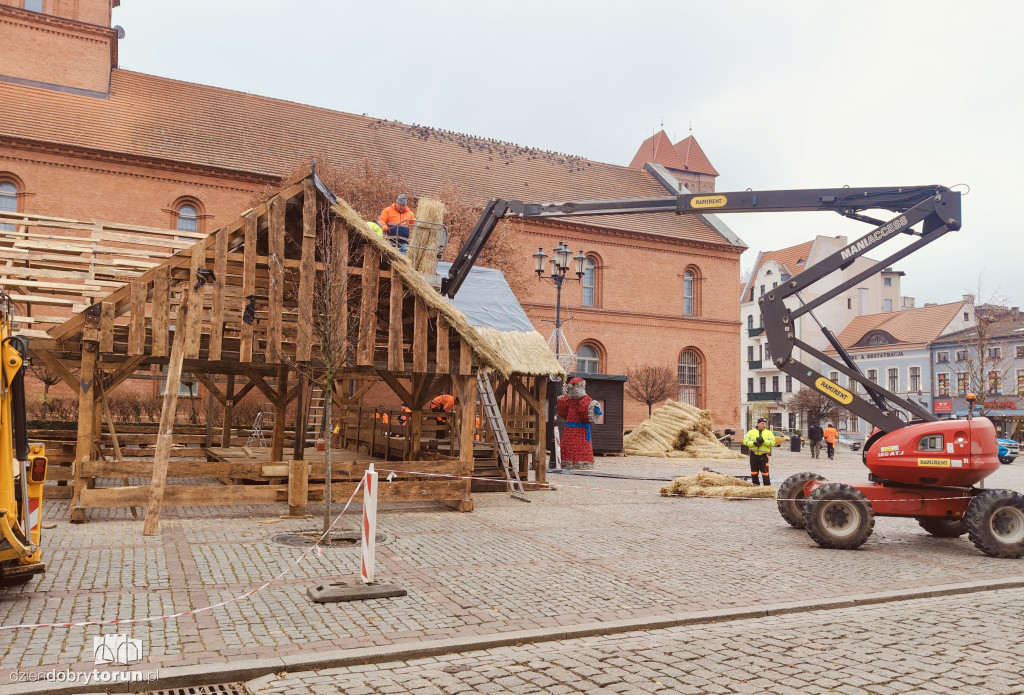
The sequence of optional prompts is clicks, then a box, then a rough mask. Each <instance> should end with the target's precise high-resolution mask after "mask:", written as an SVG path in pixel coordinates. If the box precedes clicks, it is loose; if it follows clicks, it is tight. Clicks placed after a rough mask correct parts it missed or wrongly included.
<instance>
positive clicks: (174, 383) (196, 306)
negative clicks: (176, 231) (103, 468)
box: [142, 292, 202, 536]
mask: <svg viewBox="0 0 1024 695" xmlns="http://www.w3.org/2000/svg"><path fill="white" fill-rule="evenodd" d="M201 302H202V299H201V295H200V294H199V293H198V292H192V293H190V295H189V300H188V303H187V304H184V305H182V306H181V307H180V308H179V309H178V323H177V328H178V330H175V331H174V343H173V345H172V346H171V358H170V361H169V362H168V364H167V381H166V387H165V388H164V400H163V406H162V408H161V409H160V428H159V430H158V431H157V435H156V451H155V452H154V454H153V477H152V479H151V481H150V486H149V502H148V504H147V506H146V521H145V523H144V524H143V528H142V534H143V535H145V536H153V535H156V533H157V530H158V529H159V527H160V507H161V505H162V504H163V496H164V485H165V484H166V482H167V463H168V461H169V460H170V456H171V448H172V447H173V445H174V434H173V429H174V414H175V412H176V410H177V406H178V386H179V385H180V384H181V366H182V363H183V362H184V361H185V350H186V348H187V345H188V343H189V338H190V336H189V332H190V331H192V330H195V329H197V328H198V326H196V324H195V322H194V321H192V317H191V316H190V314H191V313H192V312H193V311H199V310H200V309H201V307H202V303H201Z"/></svg>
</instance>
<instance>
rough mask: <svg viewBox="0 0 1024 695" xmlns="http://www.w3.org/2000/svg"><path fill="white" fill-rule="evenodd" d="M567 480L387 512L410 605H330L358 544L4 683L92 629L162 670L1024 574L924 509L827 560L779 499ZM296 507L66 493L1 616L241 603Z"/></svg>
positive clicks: (2, 676) (645, 470)
mask: <svg viewBox="0 0 1024 695" xmlns="http://www.w3.org/2000/svg"><path fill="white" fill-rule="evenodd" d="M773 459H774V461H773V471H772V473H773V475H772V479H773V480H774V481H775V482H776V483H779V482H781V481H782V480H783V479H784V478H785V477H786V476H787V475H789V474H790V473H793V472H798V471H803V470H809V469H812V470H816V471H817V472H820V473H822V474H823V475H825V476H826V477H828V478H829V479H832V480H853V481H863V480H865V479H866V471H865V469H864V468H863V466H862V465H861V464H860V460H859V456H857V455H855V454H850V453H843V454H840V455H839V457H838V458H837V460H836V461H828V460H825V459H821V460H818V461H815V462H813V463H815V464H816V465H815V466H813V467H812V466H811V465H810V464H811V463H812V461H811V460H810V458H809V456H808V455H807V454H806V453H803V454H796V453H792V452H779V454H778V455H777V456H775V457H773ZM704 465H709V466H711V467H713V468H714V469H715V470H718V471H721V472H727V473H736V474H742V473H744V472H745V468H746V462H745V461H744V460H735V461H711V462H707V461H704V462H702V461H693V460H690V461H686V460H665V459H645V458H618V457H616V458H603V459H599V460H598V464H597V467H598V470H599V471H604V472H609V473H613V474H619V475H634V476H643V477H651V478H658V477H666V478H669V477H672V476H674V475H684V474H693V473H694V472H696V471H698V470H700V468H701V467H702V466H704ZM550 479H551V480H552V481H553V482H554V483H555V484H556V485H557V486H558V487H557V489H555V490H552V491H539V492H533V493H530V496H531V498H532V499H533V502H532V503H531V504H524V503H522V502H520V501H517V500H515V499H512V498H510V497H509V496H508V495H506V494H503V493H489V494H476V495H474V500H475V501H476V510H475V511H474V512H472V513H457V512H451V511H448V510H443V509H441V508H439V507H424V506H421V507H418V508H411V509H410V508H406V509H402V510H397V509H393V510H388V509H387V508H382V509H381V510H380V512H379V515H378V523H379V530H380V531H383V532H384V533H386V534H387V536H388V539H389V540H388V542H386V543H385V544H383V545H379V546H378V549H377V578H378V580H379V581H384V582H388V583H392V584H397V585H399V586H401V587H403V588H405V589H407V590H408V596H405V597H401V598H395V599H384V600H373V601H363V602H356V603H350V604H324V605H319V604H313V603H311V602H310V601H309V599H308V598H307V596H306V590H307V589H308V588H309V587H310V586H313V585H315V584H319V583H323V582H325V581H342V580H354V578H355V577H356V575H357V573H358V569H359V549H358V546H353V547H338V548H331V549H326V550H325V551H324V554H323V555H321V556H317V555H311V556H310V557H308V558H307V559H306V560H304V561H303V562H302V563H301V564H300V565H298V566H297V567H295V568H294V570H293V571H291V572H290V573H289V574H288V575H287V576H285V577H284V578H283V579H282V580H281V581H278V582H275V583H274V584H272V585H271V586H269V587H267V588H266V589H263V590H262V591H260V592H259V593H257V594H255V595H253V596H251V597H248V598H244V599H242V600H240V601H238V602H235V603H231V604H229V605H227V606H224V607H220V608H216V609H213V610H210V611H205V612H201V613H199V614H196V615H189V616H185V617H182V618H178V619H175V620H168V621H155V622H148V623H140V624H134V625H107V626H103V627H96V626H94V627H85V628H81V627H79V628H44V629H35V630H16V631H9V632H8V631H3V632H2V634H3V635H4V637H5V638H6V639H4V640H3V641H2V642H0V685H2V683H6V682H7V679H8V678H9V677H10V676H11V675H12V673H13V672H14V670H15V669H17V670H36V671H38V670H42V669H45V668H50V667H52V666H59V667H61V668H65V667H67V668H72V669H78V670H81V669H91V668H92V667H93V655H92V649H91V648H92V639H93V637H95V636H97V635H100V634H114V633H116V634H120V635H128V636H130V637H131V638H133V639H139V640H142V642H143V645H144V649H145V653H146V659H145V667H147V668H153V669H165V668H170V667H176V666H190V665H191V666H194V665H201V664H231V663H237V662H239V661H245V660H253V659H258V658H267V657H285V656H288V655H295V654H312V653H317V652H322V651H324V650H343V649H351V648H357V647H373V646H387V645H403V644H405V645H408V644H411V643H416V642H418V641H422V640H431V639H439V638H471V637H473V636H480V635H492V634H496V633H502V632H513V631H520V630H538V629H545V628H556V627H560V626H574V625H585V624H590V623H595V622H609V621H623V620H630V621H643V620H645V619H650V618H656V617H659V616H667V615H674V614H678V613H683V612H689V611H701V610H707V609H712V608H740V607H744V606H750V605H757V604H758V602H764V601H771V602H776V603H778V602H787V601H797V602H798V601H807V600H815V599H818V600H820V599H829V598H833V597H842V596H846V595H849V594H851V593H872V592H888V591H895V590H901V589H920V588H922V587H928V586H936V585H944V584H952V583H958V582H968V581H985V580H1013V579H1021V578H1024V561H1015V560H998V559H993V558H989V557H986V556H984V555H982V554H981V553H980V552H978V551H977V550H976V549H975V548H974V547H973V545H971V543H970V542H969V541H968V540H967V539H966V538H961V539H953V540H948V539H938V538H933V537H931V536H929V535H927V534H926V533H924V531H923V530H921V529H920V528H919V527H918V525H917V524H916V522H915V521H914V520H912V519H879V520H878V522H877V524H876V526H875V532H874V535H873V536H872V537H871V538H870V539H869V540H868V542H867V543H866V544H865V545H864V546H863V547H862V548H861V549H860V550H858V551H847V552H844V551H828V550H822V549H820V548H818V547H817V546H816V545H815V544H814V543H813V542H812V541H811V540H810V539H809V538H808V537H807V535H806V534H805V533H804V532H803V531H799V530H796V529H792V528H790V527H789V526H788V525H787V524H786V523H785V522H784V521H783V520H782V519H781V518H780V517H779V515H778V512H777V511H776V507H775V503H774V501H772V500H749V501H728V500H721V499H682V498H665V497H661V496H659V495H658V489H659V487H660V486H661V485H662V484H663V483H661V482H658V481H655V480H634V479H622V478H597V477H582V476H569V475H552V476H550ZM986 482H987V483H988V486H989V487H1007V488H1012V489H1016V490H1022V489H1024V464H1014V465H1010V466H1003V467H1002V468H1001V469H1000V470H999V471H998V472H997V473H996V474H994V475H993V476H992V477H991V478H990V479H989V480H988V481H986ZM284 511H285V507H284V506H283V505H281V506H263V507H246V508H230V509H224V508H179V509H168V510H165V513H164V521H163V523H162V525H161V533H160V535H159V536H157V537H150V538H146V537H143V536H142V522H141V521H134V520H132V518H131V516H130V514H129V512H128V510H111V511H103V512H100V513H94V512H90V522H89V523H87V524H82V525H72V524H69V523H68V522H67V521H66V519H67V507H66V503H65V502H53V503H47V504H46V508H45V519H46V523H48V524H50V523H53V524H56V527H55V528H53V529H48V530H46V531H45V532H44V549H45V550H44V552H45V554H46V558H45V559H46V561H47V563H48V565H49V569H48V570H47V572H46V573H45V574H44V575H42V576H39V577H37V578H33V579H32V580H31V581H30V582H28V583H27V584H25V585H23V586H21V587H17V588H11V589H6V590H0V625H4V626H8V625H18V624H34V623H41V622H57V621H59V622H65V621H89V620H110V619H114V618H118V619H138V618H144V617H149V616H161V615H167V614H170V613H176V612H180V611H186V610H190V609H196V608H202V607H206V606H209V605H211V604H215V603H218V602H221V601H225V600H228V599H230V598H233V597H238V596H242V595H244V594H246V593H247V592H250V591H252V590H253V589H255V588H257V587H259V586H261V585H262V584H263V583H264V582H265V581H267V580H269V579H270V578H271V577H273V576H275V575H276V574H278V573H279V572H281V571H283V570H284V569H286V568H287V567H289V566H290V565H291V564H292V563H293V562H294V561H295V560H296V558H298V557H299V556H300V555H301V553H302V552H303V550H302V548H296V547H292V546H288V545H283V544H281V543H277V542H274V541H273V540H272V538H273V537H274V536H275V535H277V534H282V533H288V532H292V533H297V532H311V531H314V530H315V529H317V528H318V527H319V523H320V522H319V520H318V519H315V518H314V519H283V520H282V519H281V518H280V517H279V515H280V514H282V513H284ZM310 511H311V512H312V513H314V514H316V513H317V512H318V510H317V509H316V508H315V507H311V509H310ZM358 514H359V511H358V508H356V509H354V510H352V511H350V513H349V515H348V516H346V518H344V519H343V524H344V525H345V526H346V527H347V528H349V529H354V528H356V527H357V526H358V518H359V516H358ZM883 612H884V611H883ZM1016 642H1017V647H1016V648H1017V649H1018V650H1019V649H1020V643H1019V642H1020V641H1019V640H1017V641H1016ZM737 646H739V645H737ZM748 648H749V647H746V646H744V647H743V649H748Z"/></svg>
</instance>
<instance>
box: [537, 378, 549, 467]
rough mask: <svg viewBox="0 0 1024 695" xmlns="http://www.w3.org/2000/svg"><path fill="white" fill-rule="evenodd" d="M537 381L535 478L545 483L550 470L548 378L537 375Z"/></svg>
mask: <svg viewBox="0 0 1024 695" xmlns="http://www.w3.org/2000/svg"><path fill="white" fill-rule="evenodd" d="M535 378H536V380H537V383H536V384H535V385H534V388H535V389H536V391H537V403H539V404H540V407H539V408H538V409H537V451H536V453H535V454H534V456H533V463H534V466H535V471H534V476H535V480H536V481H537V482H538V483H540V484H543V483H545V482H547V470H548V456H547V453H548V449H547V446H548V430H547V427H548V378H547V377H546V376H544V375H543V374H542V375H540V376H538V377H535Z"/></svg>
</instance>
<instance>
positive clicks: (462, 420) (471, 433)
mask: <svg viewBox="0 0 1024 695" xmlns="http://www.w3.org/2000/svg"><path fill="white" fill-rule="evenodd" d="M452 385H453V386H454V387H455V388H454V389H453V390H454V391H455V397H456V398H458V399H459V403H460V405H459V408H458V412H459V418H458V421H457V427H458V430H457V433H458V437H457V438H458V442H459V460H461V461H462V462H463V463H465V464H467V465H468V466H469V467H470V469H471V470H472V467H473V441H474V437H475V436H476V380H475V379H474V378H473V377H471V376H462V375H459V376H452ZM472 482H473V481H472V480H467V481H466V483H465V494H466V497H465V499H467V500H468V499H469V498H470V486H471V484H472Z"/></svg>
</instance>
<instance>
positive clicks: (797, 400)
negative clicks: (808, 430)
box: [786, 388, 846, 426]
mask: <svg viewBox="0 0 1024 695" xmlns="http://www.w3.org/2000/svg"><path fill="white" fill-rule="evenodd" d="M786 408H787V409H789V411H790V412H794V413H803V414H804V417H805V418H806V420H805V421H806V422H807V424H808V425H810V424H811V423H815V422H816V423H818V424H819V425H822V426H824V425H826V424H828V423H832V424H836V423H838V422H839V420H840V418H842V417H843V414H844V413H845V412H846V411H845V409H844V408H843V407H842V406H841V405H839V404H838V403H836V402H835V401H834V400H832V399H831V398H829V397H828V396H826V395H825V394H823V393H822V392H820V391H817V390H815V389H809V388H808V389H800V390H799V391H797V392H796V393H794V394H793V395H792V396H791V397H790V398H789V399H787V400H786Z"/></svg>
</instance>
